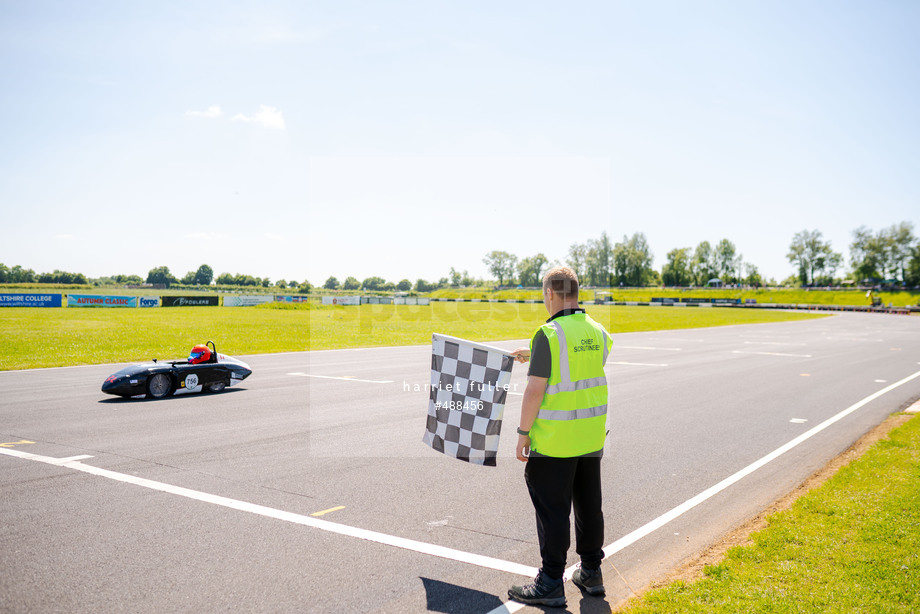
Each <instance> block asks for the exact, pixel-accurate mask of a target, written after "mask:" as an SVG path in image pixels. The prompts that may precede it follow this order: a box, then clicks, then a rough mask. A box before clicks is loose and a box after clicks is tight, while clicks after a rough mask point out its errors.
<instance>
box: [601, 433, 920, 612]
mask: <svg viewBox="0 0 920 614" xmlns="http://www.w3.org/2000/svg"><path fill="white" fill-rule="evenodd" d="M751 539H752V541H753V543H752V544H751V545H746V546H736V547H734V548H731V549H730V550H728V551H727V553H726V556H725V558H724V559H723V560H722V561H721V562H719V563H717V564H714V565H709V566H707V567H705V568H704V574H705V578H704V579H702V580H698V581H696V582H682V581H678V582H674V583H672V584H669V585H667V586H665V587H661V588H657V589H655V590H652V591H649V592H648V593H646V594H645V595H643V596H642V597H641V598H639V599H637V600H634V601H633V602H631V603H630V604H628V607H626V608H624V609H621V610H619V611H620V612H626V613H628V614H640V613H641V614H646V613H660V612H667V613H672V612H707V613H710V612H715V613H720V612H831V613H836V612H839V613H844V612H846V613H850V612H917V611H920V554H918V553H920V420H917V419H910V420H908V421H907V422H906V424H904V425H903V426H901V427H899V428H897V429H895V430H893V431H892V432H891V433H890V434H889V437H888V438H886V439H882V440H881V441H879V442H877V443H876V444H875V445H874V446H872V447H871V448H869V450H868V451H867V452H866V453H865V454H864V455H862V456H860V457H859V458H857V459H856V460H854V461H853V462H851V463H850V464H848V465H846V466H845V467H843V468H842V469H841V470H840V471H838V472H837V473H836V474H835V475H834V476H833V477H831V478H830V479H829V480H827V481H826V482H825V483H824V484H823V485H821V486H820V487H818V488H817V489H815V490H813V491H811V492H810V493H808V494H806V495H805V496H803V497H801V498H799V499H797V500H796V501H795V503H793V504H792V506H791V507H790V508H789V509H788V510H786V511H783V512H780V513H777V514H775V515H773V516H770V517H769V518H768V519H767V528H766V529H764V530H762V531H759V532H757V533H754V534H753V535H751Z"/></svg>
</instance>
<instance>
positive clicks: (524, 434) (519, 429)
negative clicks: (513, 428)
mask: <svg viewBox="0 0 920 614" xmlns="http://www.w3.org/2000/svg"><path fill="white" fill-rule="evenodd" d="M517 432H518V435H523V436H524V437H530V431H525V430H523V429H521V427H518V430H517Z"/></svg>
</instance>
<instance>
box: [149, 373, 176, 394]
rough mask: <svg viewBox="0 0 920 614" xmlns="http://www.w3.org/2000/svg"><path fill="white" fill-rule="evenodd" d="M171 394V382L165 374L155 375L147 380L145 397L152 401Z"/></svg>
mask: <svg viewBox="0 0 920 614" xmlns="http://www.w3.org/2000/svg"><path fill="white" fill-rule="evenodd" d="M171 392H172V380H171V379H169V376H168V375H166V374H165V373H157V374H156V375H154V376H153V377H151V378H150V379H149V380H147V395H148V396H150V397H151V398H154V399H162V398H163V397H165V396H169V393H171Z"/></svg>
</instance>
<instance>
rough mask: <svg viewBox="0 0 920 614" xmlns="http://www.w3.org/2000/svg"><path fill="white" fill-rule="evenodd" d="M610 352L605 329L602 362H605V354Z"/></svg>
mask: <svg viewBox="0 0 920 614" xmlns="http://www.w3.org/2000/svg"><path fill="white" fill-rule="evenodd" d="M609 354H610V350H609V349H608V347H607V331H606V330H605V331H604V364H605V365H606V364H607V356H608V355H609Z"/></svg>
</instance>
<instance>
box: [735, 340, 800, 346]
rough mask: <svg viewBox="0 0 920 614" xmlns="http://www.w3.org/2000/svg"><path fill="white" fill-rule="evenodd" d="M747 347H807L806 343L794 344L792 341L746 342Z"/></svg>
mask: <svg viewBox="0 0 920 614" xmlns="http://www.w3.org/2000/svg"><path fill="white" fill-rule="evenodd" d="M744 344H745V345H805V344H804V343H793V342H792V341H745V342H744Z"/></svg>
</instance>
